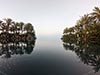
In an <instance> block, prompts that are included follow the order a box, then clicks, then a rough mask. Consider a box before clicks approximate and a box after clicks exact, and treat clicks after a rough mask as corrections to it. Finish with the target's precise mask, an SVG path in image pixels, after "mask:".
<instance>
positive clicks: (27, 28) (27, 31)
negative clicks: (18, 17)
mask: <svg viewBox="0 0 100 75" xmlns="http://www.w3.org/2000/svg"><path fill="white" fill-rule="evenodd" d="M35 39H36V36H35V31H34V27H33V26H32V24H31V23H26V24H25V23H23V22H15V21H13V20H12V19H10V18H6V19H4V20H2V21H0V43H10V42H32V41H34V40H35Z"/></svg>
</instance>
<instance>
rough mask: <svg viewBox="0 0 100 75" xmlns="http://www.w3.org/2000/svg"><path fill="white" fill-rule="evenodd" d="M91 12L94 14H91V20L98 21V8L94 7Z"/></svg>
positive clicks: (99, 14)
mask: <svg viewBox="0 0 100 75" xmlns="http://www.w3.org/2000/svg"><path fill="white" fill-rule="evenodd" d="M93 11H94V12H92V13H91V15H92V18H93V19H95V20H96V21H100V9H99V8H98V7H95V8H94V9H93Z"/></svg>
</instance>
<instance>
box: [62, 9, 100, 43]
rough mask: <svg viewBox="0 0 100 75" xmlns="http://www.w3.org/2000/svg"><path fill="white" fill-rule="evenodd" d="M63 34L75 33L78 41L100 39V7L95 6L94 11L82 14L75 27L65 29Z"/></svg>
mask: <svg viewBox="0 0 100 75" xmlns="http://www.w3.org/2000/svg"><path fill="white" fill-rule="evenodd" d="M63 34H64V36H70V35H74V36H75V37H76V38H75V39H77V41H80V40H81V39H82V40H84V41H85V42H87V40H91V41H96V40H97V41H100V40H99V39H100V9H99V8H98V7H95V8H94V9H93V12H92V13H89V14H85V15H84V16H82V17H81V18H80V19H79V20H78V21H77V23H76V25H75V26H74V27H71V28H66V29H64V32H63ZM70 38H72V37H70Z"/></svg>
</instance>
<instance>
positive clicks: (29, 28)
mask: <svg viewBox="0 0 100 75" xmlns="http://www.w3.org/2000/svg"><path fill="white" fill-rule="evenodd" d="M24 30H25V31H27V32H30V33H32V32H34V29H33V26H32V24H31V23H27V24H26V25H25V27H24Z"/></svg>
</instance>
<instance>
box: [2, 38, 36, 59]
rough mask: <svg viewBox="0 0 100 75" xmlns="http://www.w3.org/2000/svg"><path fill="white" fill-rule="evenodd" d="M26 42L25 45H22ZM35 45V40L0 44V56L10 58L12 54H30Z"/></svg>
mask: <svg viewBox="0 0 100 75" xmlns="http://www.w3.org/2000/svg"><path fill="white" fill-rule="evenodd" d="M22 44H26V45H22ZM34 46H35V40H34V42H33V43H31V44H28V43H27V42H24V43H16V42H15V43H12V44H2V46H0V49H1V50H0V56H2V55H4V56H5V57H6V58H10V57H11V56H12V55H23V54H31V53H32V51H33V48H34Z"/></svg>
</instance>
